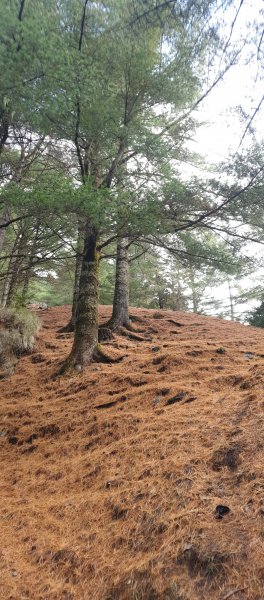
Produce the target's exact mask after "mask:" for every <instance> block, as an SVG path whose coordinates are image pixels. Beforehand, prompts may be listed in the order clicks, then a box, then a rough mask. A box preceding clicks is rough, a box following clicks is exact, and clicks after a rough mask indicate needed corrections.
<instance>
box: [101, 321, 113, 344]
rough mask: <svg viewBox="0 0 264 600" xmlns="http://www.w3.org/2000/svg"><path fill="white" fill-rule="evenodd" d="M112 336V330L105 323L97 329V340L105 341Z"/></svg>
mask: <svg viewBox="0 0 264 600" xmlns="http://www.w3.org/2000/svg"><path fill="white" fill-rule="evenodd" d="M113 337H114V331H113V330H112V329H111V328H110V327H108V326H107V324H106V325H103V326H101V327H99V329H98V341H99V342H106V341H109V340H112V339H113Z"/></svg>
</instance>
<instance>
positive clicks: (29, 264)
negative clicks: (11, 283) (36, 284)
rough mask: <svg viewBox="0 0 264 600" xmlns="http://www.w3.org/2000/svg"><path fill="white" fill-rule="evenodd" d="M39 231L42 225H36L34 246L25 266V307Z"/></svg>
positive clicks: (23, 289) (23, 296) (23, 294)
mask: <svg viewBox="0 0 264 600" xmlns="http://www.w3.org/2000/svg"><path fill="white" fill-rule="evenodd" d="M39 230H40V223H38V222H37V223H36V229H35V231H34V238H33V241H32V245H31V249H30V252H29V255H28V258H27V262H26V264H25V267H26V270H25V272H24V276H23V280H22V284H23V287H22V292H21V300H22V304H23V306H25V305H26V303H27V294H28V288H29V283H30V280H31V277H32V267H33V264H34V258H35V255H36V250H37V245H38V235H39Z"/></svg>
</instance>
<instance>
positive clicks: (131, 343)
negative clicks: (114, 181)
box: [0, 307, 264, 600]
mask: <svg viewBox="0 0 264 600" xmlns="http://www.w3.org/2000/svg"><path fill="white" fill-rule="evenodd" d="M131 313H132V315H136V316H137V317H139V318H140V319H142V322H140V323H139V322H137V323H134V326H135V327H138V328H140V329H142V330H143V331H142V332H141V333H140V334H139V336H141V337H142V339H141V340H140V339H138V340H137V339H129V338H126V337H121V336H116V337H115V340H114V342H112V343H108V344H106V345H105V346H104V349H105V350H106V351H107V352H109V353H110V354H111V355H113V354H115V356H120V357H121V356H122V357H123V360H122V361H121V362H119V363H116V364H96V363H94V364H92V365H91V366H90V367H88V368H87V369H86V371H85V372H84V373H81V374H76V375H71V376H67V377H60V378H58V377H55V374H56V372H57V371H58V368H59V365H60V364H61V362H62V360H63V358H64V357H66V356H67V354H68V353H69V350H70V347H71V342H72V336H71V335H69V334H67V335H66V334H60V333H58V328H59V327H60V326H62V325H65V324H66V323H67V320H68V318H69V314H70V309H69V307H56V308H50V309H48V310H46V311H42V313H41V319H42V329H41V331H40V334H39V340H38V348H37V351H36V352H35V353H34V354H32V355H31V356H25V357H23V358H22V359H21V360H20V362H19V364H18V366H17V368H16V372H15V374H14V375H13V376H12V377H11V378H9V379H5V380H2V381H1V382H0V396H1V398H0V415H1V426H0V429H1V431H0V447H1V478H0V494H1V503H0V519H1V520H0V522H1V525H0V530H1V547H0V568H1V575H0V598H1V600H11V599H12V600H23V599H27V600H28V599H30V600H159V599H160V600H161V599H162V600H227V599H229V598H231V600H263V598H264V455H263V444H264V437H263V433H264V427H263V425H264V330H261V329H256V328H249V327H246V326H243V325H239V324H234V323H231V322H228V321H223V320H220V319H215V318H209V317H204V316H200V315H193V314H190V313H179V312H178V313H176V312H172V311H160V312H157V311H154V310H152V311H151V310H145V309H132V310H131ZM109 315H110V307H100V318H101V321H102V322H104V321H105V320H106V317H108V316H109ZM223 506H224V507H227V508H229V509H230V510H229V512H228V511H227V509H226V512H225V509H224V508H221V507H223ZM216 507H220V508H218V509H217V511H218V512H217V511H216ZM223 513H225V514H223ZM217 516H219V517H221V516H222V518H217Z"/></svg>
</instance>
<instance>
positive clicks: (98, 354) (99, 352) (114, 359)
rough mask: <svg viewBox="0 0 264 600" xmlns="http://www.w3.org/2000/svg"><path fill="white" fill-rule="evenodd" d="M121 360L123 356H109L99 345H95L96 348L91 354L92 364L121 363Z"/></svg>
mask: <svg viewBox="0 0 264 600" xmlns="http://www.w3.org/2000/svg"><path fill="white" fill-rule="evenodd" d="M123 358H124V355H123V356H111V355H110V354H108V353H107V352H105V350H104V349H103V348H102V346H101V345H100V344H97V347H96V349H95V351H94V354H93V361H94V362H102V363H118V362H121V360H123Z"/></svg>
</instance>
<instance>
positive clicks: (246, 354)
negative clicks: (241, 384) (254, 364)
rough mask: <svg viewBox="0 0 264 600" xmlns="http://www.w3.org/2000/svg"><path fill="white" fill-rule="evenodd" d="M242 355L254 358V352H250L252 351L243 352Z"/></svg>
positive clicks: (248, 358) (250, 358) (249, 358)
mask: <svg viewBox="0 0 264 600" xmlns="http://www.w3.org/2000/svg"><path fill="white" fill-rule="evenodd" d="M244 357H245V358H246V359H247V360H252V358H254V354H252V352H245V354H244Z"/></svg>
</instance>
